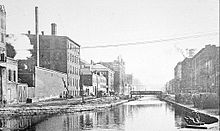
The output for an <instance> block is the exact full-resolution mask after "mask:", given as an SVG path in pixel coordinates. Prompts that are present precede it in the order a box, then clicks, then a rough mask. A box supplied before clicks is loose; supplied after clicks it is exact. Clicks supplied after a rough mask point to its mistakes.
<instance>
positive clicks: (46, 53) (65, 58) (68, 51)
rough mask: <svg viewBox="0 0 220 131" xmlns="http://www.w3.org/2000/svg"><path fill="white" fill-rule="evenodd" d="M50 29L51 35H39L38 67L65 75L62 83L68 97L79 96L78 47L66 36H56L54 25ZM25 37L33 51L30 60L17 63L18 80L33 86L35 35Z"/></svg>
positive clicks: (35, 51) (35, 50)
mask: <svg viewBox="0 0 220 131" xmlns="http://www.w3.org/2000/svg"><path fill="white" fill-rule="evenodd" d="M51 29H52V31H51V35H44V34H42V35H39V43H40V44H39V45H40V49H39V66H40V67H42V68H45V69H49V70H53V71H57V72H61V73H66V75H67V76H66V77H67V78H66V79H67V80H65V81H64V85H65V86H66V88H67V89H68V91H69V95H71V96H79V95H80V88H79V80H80V75H79V70H80V63H79V60H80V45H78V44H77V43H76V42H74V41H73V40H71V39H70V38H68V37H67V36H57V35H56V24H54V23H53V24H51ZM27 36H28V38H29V39H30V42H31V44H32V45H33V48H34V49H33V50H32V51H31V53H32V57H31V58H28V59H27V60H20V61H19V66H20V67H19V69H20V70H19V78H20V81H21V82H22V83H25V82H26V83H28V84H29V86H35V78H36V77H37V76H35V75H36V74H35V66H36V56H37V54H36V53H37V49H36V35H33V34H30V32H29V33H28V34H27ZM27 80H28V81H27ZM66 93H67V92H66Z"/></svg>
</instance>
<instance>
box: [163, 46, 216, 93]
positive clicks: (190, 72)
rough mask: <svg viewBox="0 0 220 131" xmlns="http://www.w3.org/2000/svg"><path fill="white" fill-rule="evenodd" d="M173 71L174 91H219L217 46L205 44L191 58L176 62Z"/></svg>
mask: <svg viewBox="0 0 220 131" xmlns="http://www.w3.org/2000/svg"><path fill="white" fill-rule="evenodd" d="M174 72H175V73H174V83H175V84H174V85H175V86H174V87H175V91H174V92H175V93H189V92H190V93H193V92H209V93H219V74H220V73H219V47H216V46H215V45H206V46H205V48H202V49H201V50H200V51H199V52H198V53H196V54H195V55H194V56H193V57H192V58H185V59H184V60H183V61H182V62H179V63H177V65H176V67H175V68H174ZM168 85H170V84H169V83H167V84H166V87H170V86H168Z"/></svg>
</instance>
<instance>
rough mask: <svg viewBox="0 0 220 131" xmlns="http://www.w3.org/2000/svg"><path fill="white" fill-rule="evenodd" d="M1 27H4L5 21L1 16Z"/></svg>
mask: <svg viewBox="0 0 220 131" xmlns="http://www.w3.org/2000/svg"><path fill="white" fill-rule="evenodd" d="M1 28H2V29H5V22H4V19H3V18H2V19H1Z"/></svg>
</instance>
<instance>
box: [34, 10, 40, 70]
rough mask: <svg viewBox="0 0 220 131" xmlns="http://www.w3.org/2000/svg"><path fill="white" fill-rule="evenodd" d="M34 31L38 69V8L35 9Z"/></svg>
mask: <svg viewBox="0 0 220 131" xmlns="http://www.w3.org/2000/svg"><path fill="white" fill-rule="evenodd" d="M35 31H36V44H37V66H38V67H39V58H40V57H39V56H40V54H39V53H40V48H39V47H40V44H39V26H38V7H37V6H36V7H35Z"/></svg>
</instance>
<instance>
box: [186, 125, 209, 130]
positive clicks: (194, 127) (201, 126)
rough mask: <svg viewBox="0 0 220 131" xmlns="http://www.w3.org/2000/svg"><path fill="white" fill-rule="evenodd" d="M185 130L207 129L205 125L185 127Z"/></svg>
mask: <svg viewBox="0 0 220 131" xmlns="http://www.w3.org/2000/svg"><path fill="white" fill-rule="evenodd" d="M185 128H193V129H208V127H207V126H205V125H186V126H185Z"/></svg>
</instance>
